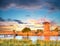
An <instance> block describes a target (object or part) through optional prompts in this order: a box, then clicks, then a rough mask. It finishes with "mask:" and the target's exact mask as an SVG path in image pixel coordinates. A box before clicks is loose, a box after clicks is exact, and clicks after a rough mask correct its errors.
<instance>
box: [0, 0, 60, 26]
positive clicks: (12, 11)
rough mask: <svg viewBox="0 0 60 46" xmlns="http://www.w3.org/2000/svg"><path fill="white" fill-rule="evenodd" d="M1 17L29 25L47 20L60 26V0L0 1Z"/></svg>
mask: <svg viewBox="0 0 60 46" xmlns="http://www.w3.org/2000/svg"><path fill="white" fill-rule="evenodd" d="M0 17H1V18H4V19H12V20H14V19H15V20H20V21H22V22H27V23H28V22H29V21H31V20H34V21H36V22H38V21H40V20H41V19H43V20H44V18H46V20H49V21H52V22H54V23H56V24H57V25H60V0H0ZM27 20H29V21H27Z"/></svg>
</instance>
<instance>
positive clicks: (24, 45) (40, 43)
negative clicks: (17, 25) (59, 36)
mask: <svg viewBox="0 0 60 46" xmlns="http://www.w3.org/2000/svg"><path fill="white" fill-rule="evenodd" d="M0 46H60V41H44V40H36V41H35V42H34V43H33V42H32V40H29V39H22V40H17V39H0Z"/></svg>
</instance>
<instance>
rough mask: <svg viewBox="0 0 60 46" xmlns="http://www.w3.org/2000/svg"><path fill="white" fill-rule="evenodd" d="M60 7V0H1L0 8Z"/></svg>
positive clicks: (50, 8) (51, 8)
mask: <svg viewBox="0 0 60 46" xmlns="http://www.w3.org/2000/svg"><path fill="white" fill-rule="evenodd" d="M8 7H17V8H24V9H41V8H46V9H47V8H48V9H49V10H54V9H60V0H0V8H8Z"/></svg>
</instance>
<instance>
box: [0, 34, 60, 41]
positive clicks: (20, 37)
mask: <svg viewBox="0 0 60 46" xmlns="http://www.w3.org/2000/svg"><path fill="white" fill-rule="evenodd" d="M24 37H25V36H24ZM0 38H7V39H13V35H7V36H6V37H4V35H0ZM22 38H23V36H16V39H22ZM29 39H31V40H32V41H36V40H37V39H40V40H44V36H29ZM50 40H60V36H50Z"/></svg>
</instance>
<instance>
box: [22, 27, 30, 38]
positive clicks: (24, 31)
mask: <svg viewBox="0 0 60 46" xmlns="http://www.w3.org/2000/svg"><path fill="white" fill-rule="evenodd" d="M29 31H31V29H30V28H27V27H25V28H24V29H23V30H22V32H23V33H27V39H28V36H29V34H28V32H29Z"/></svg>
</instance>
